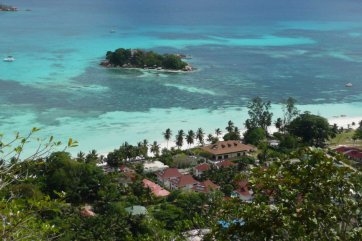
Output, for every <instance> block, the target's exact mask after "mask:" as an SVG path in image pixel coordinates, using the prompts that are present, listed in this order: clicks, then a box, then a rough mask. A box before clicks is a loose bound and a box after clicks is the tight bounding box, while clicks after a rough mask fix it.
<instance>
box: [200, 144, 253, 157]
mask: <svg viewBox="0 0 362 241" xmlns="http://www.w3.org/2000/svg"><path fill="white" fill-rule="evenodd" d="M202 149H203V150H204V151H207V152H209V153H211V154H213V155H222V154H228V153H235V152H243V151H253V150H256V147H255V146H252V145H245V144H242V143H240V142H239V141H219V142H217V143H215V144H211V145H208V146H205V147H203V148H202Z"/></svg>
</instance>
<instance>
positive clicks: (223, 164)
mask: <svg viewBox="0 0 362 241" xmlns="http://www.w3.org/2000/svg"><path fill="white" fill-rule="evenodd" d="M236 165H237V164H236V163H234V162H231V161H221V162H219V163H217V164H216V166H217V167H218V168H226V167H233V166H236Z"/></svg>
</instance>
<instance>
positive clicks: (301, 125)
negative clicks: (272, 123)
mask: <svg viewBox="0 0 362 241" xmlns="http://www.w3.org/2000/svg"><path fill="white" fill-rule="evenodd" d="M288 130H289V133H290V134H292V135H294V136H296V137H299V138H301V140H302V142H304V143H306V144H308V145H309V146H317V147H323V146H324V145H325V142H326V140H328V139H329V137H330V136H331V129H330V127H329V123H328V121H327V120H326V119H325V118H323V117H321V116H317V115H312V114H310V113H308V112H305V113H304V114H301V115H300V116H298V117H297V118H295V119H294V120H293V121H292V122H291V123H290V125H289V127H288Z"/></svg>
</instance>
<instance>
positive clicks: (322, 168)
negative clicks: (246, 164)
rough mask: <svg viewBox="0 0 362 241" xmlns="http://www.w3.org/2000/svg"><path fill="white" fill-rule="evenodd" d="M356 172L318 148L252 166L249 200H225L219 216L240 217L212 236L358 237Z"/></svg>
mask: <svg viewBox="0 0 362 241" xmlns="http://www.w3.org/2000/svg"><path fill="white" fill-rule="evenodd" d="M296 157H298V159H295V158H296ZM244 178H245V177H244ZM358 178H359V179H358ZM360 178H361V174H360V173H359V172H356V171H354V170H353V169H352V168H350V167H348V166H345V165H340V164H338V161H337V160H336V159H334V158H331V157H329V156H327V155H326V154H325V153H324V152H323V151H321V150H313V151H310V150H308V149H306V150H305V151H301V152H300V153H298V154H297V155H296V156H295V157H294V158H293V159H285V160H277V161H274V162H272V163H270V165H269V167H267V168H265V167H258V168H254V169H253V170H252V171H251V173H250V174H249V175H248V180H249V184H250V188H251V189H252V190H253V192H254V198H253V202H252V203H240V202H229V203H227V204H226V205H227V206H225V207H223V210H225V214H224V215H222V217H221V218H222V220H230V222H231V221H232V220H241V221H240V222H233V223H232V224H231V225H230V227H228V228H223V227H220V226H219V227H218V228H217V229H216V231H215V236H216V239H217V240H361V238H362V230H361V229H360V227H361V224H362V223H361V221H362V216H361V211H360V209H361V205H362V201H361V198H360V193H359V192H360V190H361V182H359V181H358V180H360Z"/></svg>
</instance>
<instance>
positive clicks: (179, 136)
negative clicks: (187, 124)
mask: <svg viewBox="0 0 362 241" xmlns="http://www.w3.org/2000/svg"><path fill="white" fill-rule="evenodd" d="M184 136H185V133H184V131H183V130H179V131H178V133H177V135H176V146H177V147H178V148H179V149H180V148H181V147H182V146H183V144H184Z"/></svg>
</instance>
